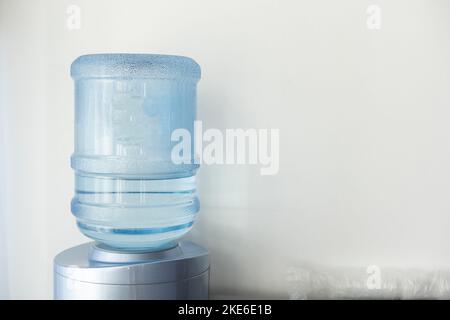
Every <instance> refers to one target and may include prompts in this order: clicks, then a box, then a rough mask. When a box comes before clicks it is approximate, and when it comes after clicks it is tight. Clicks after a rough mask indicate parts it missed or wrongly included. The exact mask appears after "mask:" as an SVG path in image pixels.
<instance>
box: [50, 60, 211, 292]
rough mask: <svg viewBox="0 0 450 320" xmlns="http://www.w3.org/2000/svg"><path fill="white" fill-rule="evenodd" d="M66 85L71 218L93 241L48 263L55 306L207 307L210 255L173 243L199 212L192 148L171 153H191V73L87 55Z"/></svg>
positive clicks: (189, 66) (174, 64)
mask: <svg viewBox="0 0 450 320" xmlns="http://www.w3.org/2000/svg"><path fill="white" fill-rule="evenodd" d="M71 76H72V78H73V79H74V82H75V150H74V153H73V155H72V157H71V166H72V168H73V169H74V172H75V196H74V198H73V200H72V203H71V209H72V213H73V215H74V216H75V218H76V221H77V225H78V228H79V229H80V231H81V232H82V233H83V234H84V235H86V236H88V237H89V238H91V239H93V240H94V241H93V242H90V243H86V244H82V245H79V246H76V247H73V248H70V249H67V250H65V251H63V252H61V253H60V254H58V255H57V256H56V257H55V260H54V297H55V299H207V298H208V294H209V254H208V251H207V250H206V249H205V248H203V247H201V246H199V245H197V244H195V243H192V242H189V241H183V240H182V239H181V238H182V237H183V236H184V235H185V234H186V233H187V232H188V231H189V230H190V229H191V228H192V226H193V223H194V221H195V218H196V215H197V212H198V210H199V200H198V197H197V192H196V181H195V175H196V172H197V170H198V167H199V166H198V164H197V162H196V161H195V152H194V148H185V149H182V150H181V151H180V148H174V147H175V146H176V145H177V144H179V143H181V142H183V143H185V144H184V145H187V146H191V145H192V146H193V141H194V136H193V133H194V121H195V119H196V86H197V82H198V80H199V79H200V67H199V65H198V64H197V63H196V62H195V61H194V60H192V59H190V58H187V57H181V56H169V55H152V54H94V55H85V56H81V57H79V58H77V59H76V60H75V61H74V62H73V63H72V66H71ZM176 130H184V131H183V132H185V133H187V135H184V137H186V136H188V137H190V139H191V141H188V143H186V142H187V141H180V140H179V139H181V138H180V137H179V136H178V135H176V136H174V135H173V133H174V131H176ZM174 150H176V152H174ZM180 153H181V154H180ZM174 157H177V159H178V158H180V157H181V158H182V159H183V161H181V162H180V161H174Z"/></svg>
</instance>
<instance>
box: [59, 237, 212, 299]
mask: <svg viewBox="0 0 450 320" xmlns="http://www.w3.org/2000/svg"><path fill="white" fill-rule="evenodd" d="M208 296H209V253H208V251H207V250H206V249H204V248H202V247H200V246H198V245H196V244H194V243H192V242H188V241H182V242H180V243H179V244H178V245H177V246H176V247H174V248H172V249H168V250H165V251H159V252H121V251H112V250H110V249H108V248H105V247H102V246H101V245H100V244H96V243H94V242H91V243H86V244H82V245H79V246H76V247H73V248H70V249H68V250H65V251H63V252H61V253H60V254H58V255H57V256H56V257H55V260H54V297H55V299H120V300H123V299H125V300H130V299H138V300H141V299H165V300H175V299H188V300H193V299H208Z"/></svg>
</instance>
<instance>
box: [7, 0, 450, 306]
mask: <svg viewBox="0 0 450 320" xmlns="http://www.w3.org/2000/svg"><path fill="white" fill-rule="evenodd" d="M71 4H76V5H78V6H79V7H80V8H81V29H80V30H72V31H70V30H68V28H67V27H66V19H67V14H66V9H67V7H68V6H69V5H71ZM369 4H377V5H379V6H380V8H381V9H382V25H381V30H378V31H374V30H368V28H367V27H366V19H367V15H366V8H367V7H368V5H369ZM449 14H450V2H449V1H446V0H431V1H430V0H408V1H407V0H396V1H387V0H373V1H361V0H346V1H332V0H319V1H317V0H316V1H312V0H310V1H294V0H292V1H274V0H271V1H268V0H265V1H261V0H253V1H238V0H228V1H208V0H192V1H183V0H176V1H175V0H169V1H162V0H159V1H144V0H142V1H137V0H126V1H125V0H121V1H106V0H102V1H95V2H94V1H87V0H85V1H75V0H72V1H67V0H63V1H56V0H54V1H44V0H41V1H18V0H14V1H12V0H11V1H5V0H3V1H1V0H0V45H1V46H0V50H1V51H0V84H1V86H0V102H1V103H0V106H1V109H0V111H1V112H0V116H1V118H0V124H1V126H2V128H1V130H0V133H1V134H2V137H1V138H2V139H0V143H2V142H4V141H6V143H3V144H2V149H1V151H0V157H2V159H3V160H2V161H3V162H2V163H7V166H8V167H7V170H4V172H3V173H2V172H0V174H3V178H2V183H3V188H4V190H6V191H3V193H2V195H3V197H2V198H1V200H2V202H3V203H2V206H1V208H2V209H3V212H2V219H0V222H1V223H2V224H1V225H0V232H1V233H0V249H1V248H3V247H6V248H7V264H5V265H4V266H2V268H3V267H4V268H6V269H7V272H8V273H7V274H8V277H7V279H6V278H5V279H3V282H2V278H0V284H2V283H7V285H6V284H5V285H2V289H3V291H4V294H8V296H9V297H12V298H49V297H51V272H52V269H51V268H52V265H51V263H52V261H51V260H52V257H53V256H54V255H55V254H56V253H58V252H59V251H61V250H63V249H65V248H68V247H69V246H72V245H76V244H79V243H81V242H83V241H86V239H85V238H83V237H82V236H81V235H80V233H79V232H78V231H77V229H76V226H75V222H74V219H73V218H72V216H71V214H70V209H69V203H70V199H71V197H72V193H73V177H72V176H73V173H72V171H71V169H70V166H69V157H70V154H71V152H72V149H73V132H72V130H73V91H72V80H71V79H70V77H69V65H70V63H71V62H72V61H73V60H74V59H75V58H76V57H77V56H79V55H81V54H85V53H96V52H148V53H166V54H180V55H187V56H190V57H193V58H195V59H196V60H197V61H198V62H199V63H200V65H201V66H202V71H203V74H202V80H201V81H200V84H199V93H198V94H199V105H198V108H199V116H198V117H199V119H202V120H203V121H204V125H205V126H206V127H216V128H221V129H224V128H279V129H280V135H281V138H280V139H281V141H280V142H281V143H280V171H279V174H278V175H275V176H260V175H259V170H258V168H257V167H253V166H211V167H206V166H204V167H203V168H202V170H201V172H200V175H199V176H200V181H199V187H200V192H201V200H202V210H201V215H200V217H199V221H198V223H197V224H196V227H195V228H194V230H193V231H192V233H191V235H190V237H191V238H193V239H195V240H196V241H198V242H199V243H202V244H204V245H206V246H207V247H209V248H210V250H211V252H212V266H213V268H212V283H211V285H212V286H211V289H212V293H213V296H216V297H217V296H227V295H232V296H237V297H248V296H250V297H287V296H288V293H289V283H287V280H286V273H287V272H288V270H290V268H293V267H294V268H295V267H297V266H301V265H303V264H304V263H319V264H322V265H327V266H337V265H341V266H366V265H369V264H378V265H391V266H398V267H401V268H414V267H433V268H446V267H447V266H448V265H450V235H449V232H448V230H449V227H450V214H449V213H450V201H449V194H450V147H449V141H450V126H448V121H449V119H450V108H449V107H450V90H449V89H450V60H449V57H450V19H449ZM0 251H1V250H0ZM0 258H1V256H0ZM5 288H6V289H5ZM0 294H1V290H0Z"/></svg>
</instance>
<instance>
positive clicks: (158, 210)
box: [72, 174, 199, 251]
mask: <svg viewBox="0 0 450 320" xmlns="http://www.w3.org/2000/svg"><path fill="white" fill-rule="evenodd" d="M75 185H76V192H75V197H74V198H73V200H72V213H73V214H74V216H75V217H76V218H77V225H78V227H79V229H80V231H81V232H82V233H83V234H84V235H86V236H87V237H89V238H91V239H94V240H96V241H99V242H101V243H104V244H106V245H107V246H109V247H112V248H117V249H126V250H140V251H141V250H145V251H158V250H164V249H167V248H170V247H173V246H174V245H176V243H177V241H178V239H179V238H181V237H182V236H183V235H184V234H185V233H187V232H188V231H189V230H190V229H191V228H192V225H193V223H194V220H195V217H196V214H197V212H198V210H199V201H198V198H197V194H196V188H195V176H193V177H188V178H179V179H165V180H146V179H133V178H128V179H124V178H114V177H108V176H96V175H89V174H76V181H75Z"/></svg>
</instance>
